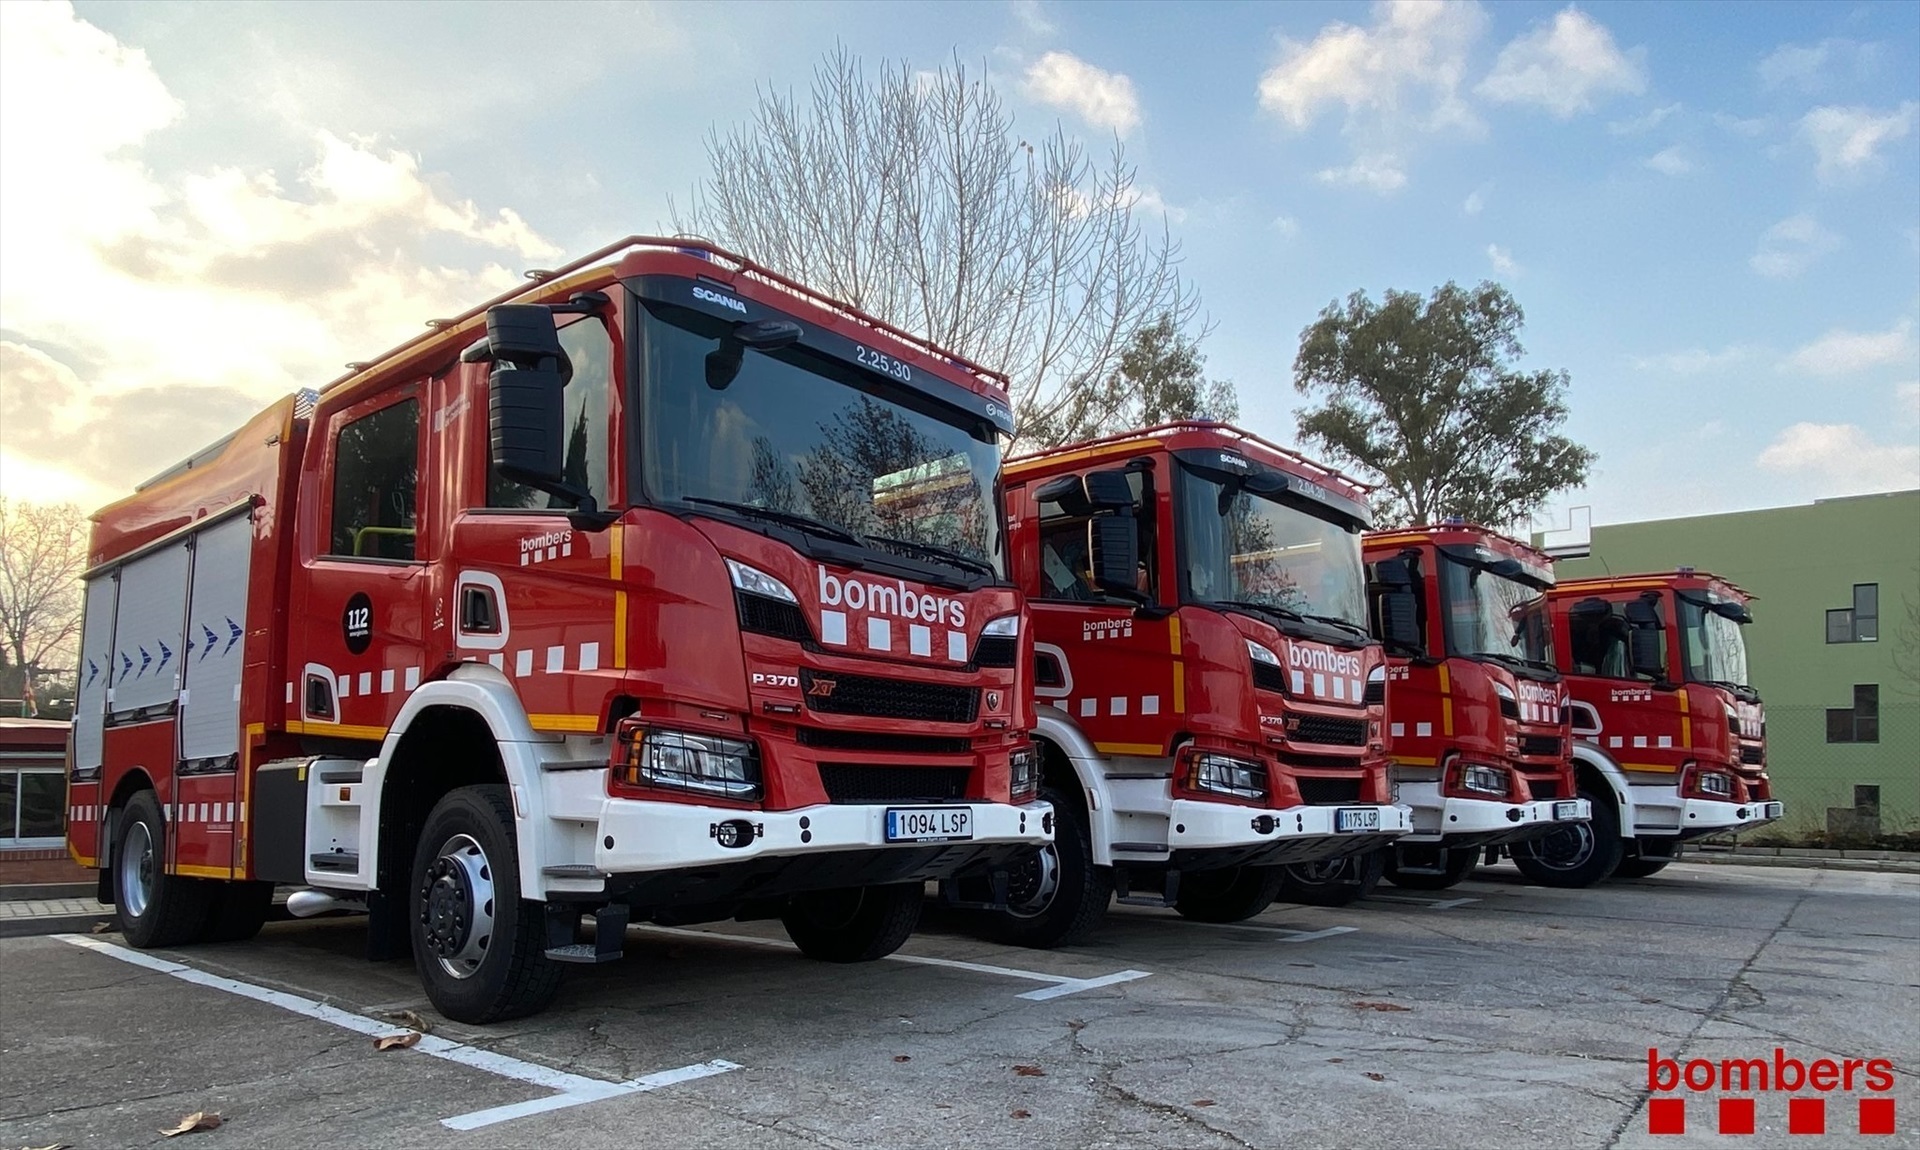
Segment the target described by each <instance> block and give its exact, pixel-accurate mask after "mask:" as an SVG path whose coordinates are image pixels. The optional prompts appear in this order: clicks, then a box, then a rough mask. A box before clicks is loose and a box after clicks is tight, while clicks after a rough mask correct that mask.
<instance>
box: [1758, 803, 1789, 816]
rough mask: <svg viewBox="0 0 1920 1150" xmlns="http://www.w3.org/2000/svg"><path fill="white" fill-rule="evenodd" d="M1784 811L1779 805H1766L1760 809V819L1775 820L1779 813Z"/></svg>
mask: <svg viewBox="0 0 1920 1150" xmlns="http://www.w3.org/2000/svg"><path fill="white" fill-rule="evenodd" d="M1784 809H1785V808H1784V807H1782V806H1781V805H1780V804H1779V803H1767V804H1765V805H1764V807H1763V808H1762V810H1761V813H1760V817H1761V818H1763V819H1777V818H1779V817H1780V812H1781V811H1782V810H1784Z"/></svg>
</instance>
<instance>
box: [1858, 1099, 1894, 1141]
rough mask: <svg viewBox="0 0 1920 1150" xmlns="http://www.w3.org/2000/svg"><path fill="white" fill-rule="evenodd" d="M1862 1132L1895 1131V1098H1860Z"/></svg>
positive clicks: (1887, 1132)
mask: <svg viewBox="0 0 1920 1150" xmlns="http://www.w3.org/2000/svg"><path fill="white" fill-rule="evenodd" d="M1860 1133H1862V1134H1891V1133H1893V1099H1891V1098H1862V1099H1861V1100H1860Z"/></svg>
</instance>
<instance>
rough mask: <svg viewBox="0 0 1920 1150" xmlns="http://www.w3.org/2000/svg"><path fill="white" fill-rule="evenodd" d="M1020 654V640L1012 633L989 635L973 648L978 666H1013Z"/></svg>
mask: <svg viewBox="0 0 1920 1150" xmlns="http://www.w3.org/2000/svg"><path fill="white" fill-rule="evenodd" d="M1019 654H1020V640H1018V639H1016V638H1014V637H1013V636H1011V635H988V636H987V637H985V638H983V639H981V640H980V643H979V645H978V646H976V647H974V649H973V665H974V666H976V667H1011V666H1013V663H1014V660H1015V658H1017V657H1018V656H1019Z"/></svg>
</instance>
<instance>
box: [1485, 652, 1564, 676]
mask: <svg viewBox="0 0 1920 1150" xmlns="http://www.w3.org/2000/svg"><path fill="white" fill-rule="evenodd" d="M1474 654H1476V655H1478V656H1479V657H1480V658H1482V659H1492V660H1493V661H1494V662H1496V663H1510V664H1512V665H1514V666H1518V667H1534V668H1537V669H1539V670H1542V671H1552V670H1556V669H1557V668H1555V667H1554V665H1553V664H1552V663H1548V662H1544V661H1542V660H1540V659H1528V658H1524V657H1522V656H1520V655H1505V654H1501V653H1500V652H1498V651H1476V652H1474Z"/></svg>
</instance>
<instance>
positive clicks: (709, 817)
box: [593, 799, 1053, 874]
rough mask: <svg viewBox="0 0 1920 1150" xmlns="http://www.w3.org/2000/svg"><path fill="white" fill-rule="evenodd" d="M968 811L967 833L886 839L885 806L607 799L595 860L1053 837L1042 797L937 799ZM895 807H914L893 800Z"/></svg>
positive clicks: (619, 867)
mask: <svg viewBox="0 0 1920 1150" xmlns="http://www.w3.org/2000/svg"><path fill="white" fill-rule="evenodd" d="M940 806H941V807H948V808H962V807H964V808H965V809H967V810H968V811H970V812H972V817H971V823H972V827H973V834H972V836H971V837H970V838H966V839H958V840H947V841H946V842H944V843H937V842H918V843H916V842H892V843H890V842H888V841H887V831H886V825H887V810H888V806H887V804H884V803H881V804H874V805H860V806H854V805H844V806H842V805H823V806H815V807H802V808H800V809H798V810H791V811H743V810H735V809H733V808H730V807H706V806H694V805H691V804H686V803H662V802H646V801H643V800H634V799H608V800H607V802H606V806H605V807H604V808H603V810H602V812H601V815H600V837H599V841H598V842H597V843H596V844H595V846H594V855H593V863H594V866H595V868H597V869H598V870H599V871H601V872H602V873H603V874H633V873H644V872H650V871H668V870H680V869H683V868H688V867H705V866H714V865H718V864H724V863H732V862H746V861H748V860H751V859H756V858H761V857H765V856H787V857H791V856H797V855H810V854H831V853H833V852H835V851H866V850H875V849H883V850H905V849H910V848H912V847H916V846H940V845H950V846H965V845H967V844H975V845H991V844H1000V843H1010V844H1017V845H1030V846H1041V845H1044V844H1046V843H1050V842H1052V841H1053V829H1052V828H1053V819H1052V817H1051V816H1052V814H1053V807H1052V806H1051V805H1050V804H1048V803H1044V802H1032V803H1027V804H1026V805H1024V806H1013V805H1012V804H1009V803H977V802H976V803H969V802H955V803H943V804H940ZM896 809H912V808H911V807H909V806H908V805H907V804H896ZM735 820H738V821H742V822H746V823H750V824H752V826H753V827H754V837H753V841H752V842H751V843H748V844H747V845H745V846H735V847H723V846H721V845H720V840H719V834H718V828H719V826H720V824H721V823H723V822H732V821H735Z"/></svg>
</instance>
